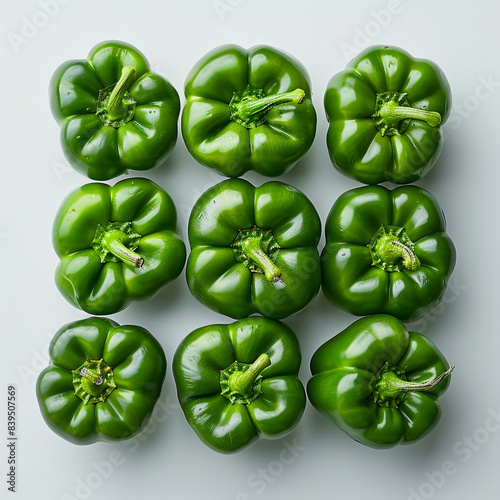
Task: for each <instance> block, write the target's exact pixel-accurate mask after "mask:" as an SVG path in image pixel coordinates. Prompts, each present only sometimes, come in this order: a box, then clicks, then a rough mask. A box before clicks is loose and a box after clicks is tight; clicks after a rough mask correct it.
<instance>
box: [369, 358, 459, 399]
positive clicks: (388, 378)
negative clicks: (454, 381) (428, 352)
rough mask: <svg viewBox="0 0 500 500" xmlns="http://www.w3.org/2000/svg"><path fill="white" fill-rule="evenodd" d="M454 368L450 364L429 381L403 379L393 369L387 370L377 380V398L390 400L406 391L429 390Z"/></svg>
mask: <svg viewBox="0 0 500 500" xmlns="http://www.w3.org/2000/svg"><path fill="white" fill-rule="evenodd" d="M454 369H455V366H450V368H448V369H447V370H446V371H444V372H443V373H441V374H440V375H439V376H437V377H436V378H434V379H432V380H429V381H428V382H411V381H408V380H402V379H400V378H399V377H398V376H397V375H396V374H395V373H394V372H393V371H386V372H385V373H383V374H382V376H381V377H380V379H379V380H378V381H377V384H376V386H377V398H378V399H379V400H380V401H390V400H395V399H396V398H398V397H400V396H401V394H402V393H404V392H422V391H428V390H430V389H432V388H434V387H436V385H438V384H439V383H440V382H441V381H442V380H443V379H444V378H446V377H448V375H450V374H451V372H452V371H453V370H454Z"/></svg>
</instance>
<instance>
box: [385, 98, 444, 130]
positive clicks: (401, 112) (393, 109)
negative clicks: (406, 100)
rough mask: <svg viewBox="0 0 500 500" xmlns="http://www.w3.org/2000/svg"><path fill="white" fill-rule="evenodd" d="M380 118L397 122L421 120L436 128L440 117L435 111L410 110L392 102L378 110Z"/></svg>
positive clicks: (409, 107) (410, 108)
mask: <svg viewBox="0 0 500 500" xmlns="http://www.w3.org/2000/svg"><path fill="white" fill-rule="evenodd" d="M379 113H380V116H381V117H383V118H390V119H397V120H406V119H410V120H422V121H424V122H426V123H427V124H428V125H430V126H431V127H437V126H438V125H439V124H440V123H441V115H440V114H439V113H437V112H436V111H426V110H425V109H419V108H412V107H411V106H395V105H394V103H392V102H387V103H385V104H384V105H383V106H382V107H381V108H380V111H379Z"/></svg>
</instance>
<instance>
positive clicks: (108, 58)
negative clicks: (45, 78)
mask: <svg viewBox="0 0 500 500" xmlns="http://www.w3.org/2000/svg"><path fill="white" fill-rule="evenodd" d="M50 107H51V109H52V114H53V115H54V118H55V119H56V120H57V122H58V123H59V124H60V125H61V144H62V148H63V151H64V154H65V155H66V158H67V160H68V161H69V163H70V164H71V165H72V166H73V167H74V168H75V169H76V170H77V171H78V172H80V173H81V174H83V175H86V176H87V177H90V178H91V179H95V180H107V179H111V178H113V177H116V176H118V175H121V174H124V173H125V172H126V171H127V170H149V169H151V168H153V167H156V166H157V165H159V164H160V163H162V162H163V161H164V160H165V159H166V158H167V156H168V155H169V153H170V151H171V150H172V149H173V147H174V145H175V143H176V141H177V120H178V118H179V113H180V101H179V95H178V94H177V91H176V90H175V89H174V87H172V85H171V84H170V83H169V82H168V81H167V80H165V79H164V78H162V77H161V76H159V75H157V74H155V73H153V72H152V71H150V68H149V63H148V61H147V59H146V58H145V57H144V55H143V54H141V53H140V52H139V51H138V50H137V49H136V48H135V47H132V46H131V45H128V44H126V43H123V42H113V41H109V42H103V43H100V44H99V45H97V46H95V47H94V48H93V49H92V50H91V51H90V54H89V56H88V58H87V59H86V60H85V59H83V60H71V61H67V62H65V63H63V64H62V65H61V66H60V67H59V68H58V69H57V70H56V72H55V73H54V76H53V77H52V80H51V82H50Z"/></svg>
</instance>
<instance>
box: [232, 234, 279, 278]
mask: <svg viewBox="0 0 500 500" xmlns="http://www.w3.org/2000/svg"><path fill="white" fill-rule="evenodd" d="M241 250H242V251H243V253H244V254H245V255H246V257H247V258H248V259H250V260H252V261H253V262H255V264H257V265H258V266H259V267H260V268H261V269H262V271H263V272H264V275H265V276H266V278H267V279H268V280H269V281H271V282H273V283H276V282H277V281H279V280H280V278H281V271H280V270H279V268H278V267H277V266H276V265H275V264H274V262H273V261H272V260H271V259H270V258H269V257H268V255H267V254H266V253H265V252H264V251H263V250H262V248H261V246H260V239H259V238H246V239H244V240H243V241H242V242H241Z"/></svg>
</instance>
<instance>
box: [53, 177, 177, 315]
mask: <svg viewBox="0 0 500 500" xmlns="http://www.w3.org/2000/svg"><path fill="white" fill-rule="evenodd" d="M176 231H177V213H176V209H175V206H174V203H173V201H172V199H171V198H170V196H169V195H168V194H167V193H166V192H165V191H164V190H163V189H161V188H160V187H159V186H157V185H156V184H155V183H154V182H152V181H150V180H148V179H140V178H132V179H126V180H123V181H120V182H118V183H117V184H116V185H115V186H113V187H111V186H108V185H107V184H101V183H97V182H95V183H90V184H86V185H84V186H82V187H80V188H78V189H75V190H74V191H73V192H71V193H70V194H69V195H68V196H67V197H66V199H65V200H64V201H63V203H62V204H61V206H60V208H59V211H58V212H57V215H56V217H55V220H54V225H53V232H52V241H53V245H54V249H55V251H56V253H57V255H58V256H59V258H60V259H61V261H60V263H59V266H58V267H57V270H56V273H55V280H56V284H57V287H58V289H59V291H60V292H61V294H62V295H63V296H64V298H65V299H66V300H67V301H68V302H69V303H71V304H73V305H74V306H75V307H78V308H80V309H83V310H84V311H86V312H88V313H89V314H98V315H102V314H112V313H115V312H118V311H120V310H121V309H123V308H125V307H126V306H127V305H128V304H129V303H130V301H132V300H144V299H148V298H151V297H152V296H154V295H155V294H156V293H157V292H158V291H160V290H161V289H162V288H163V287H164V286H165V285H166V284H167V283H169V282H171V281H172V280H174V279H175V278H177V277H178V276H179V274H180V273H181V271H182V268H183V267H184V262H185V260H186V248H185V245H184V242H183V241H182V240H181V239H180V237H179V236H178V234H177V232H176Z"/></svg>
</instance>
